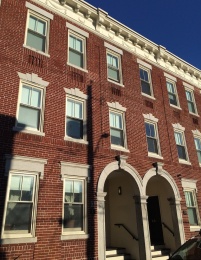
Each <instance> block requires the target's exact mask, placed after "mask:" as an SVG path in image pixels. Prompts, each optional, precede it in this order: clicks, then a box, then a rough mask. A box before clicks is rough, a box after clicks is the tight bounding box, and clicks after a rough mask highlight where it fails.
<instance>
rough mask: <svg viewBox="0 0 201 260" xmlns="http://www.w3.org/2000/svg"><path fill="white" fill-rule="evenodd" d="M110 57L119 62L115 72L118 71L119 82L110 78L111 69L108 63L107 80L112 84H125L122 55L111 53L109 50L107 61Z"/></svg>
mask: <svg viewBox="0 0 201 260" xmlns="http://www.w3.org/2000/svg"><path fill="white" fill-rule="evenodd" d="M108 55H111V56H112V57H114V58H116V59H117V61H118V68H117V69H115V70H116V71H118V74H119V80H115V79H113V78H111V77H109V73H108V69H109V67H110V65H108V63H107V79H108V81H110V82H113V83H116V84H120V85H122V84H123V80H122V67H121V55H120V54H117V53H115V52H113V51H111V50H109V49H107V51H106V60H107V57H108ZM114 68H115V67H114Z"/></svg>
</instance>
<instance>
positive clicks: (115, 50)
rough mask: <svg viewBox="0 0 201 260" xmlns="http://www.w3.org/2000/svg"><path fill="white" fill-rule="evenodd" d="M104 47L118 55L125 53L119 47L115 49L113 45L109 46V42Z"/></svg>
mask: <svg viewBox="0 0 201 260" xmlns="http://www.w3.org/2000/svg"><path fill="white" fill-rule="evenodd" d="M104 46H105V47H106V48H108V49H110V50H112V51H114V52H116V53H119V54H121V55H123V51H122V50H120V49H118V48H117V47H115V46H113V45H111V44H109V43H107V42H104Z"/></svg>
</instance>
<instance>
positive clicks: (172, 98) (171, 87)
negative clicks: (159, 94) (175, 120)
mask: <svg viewBox="0 0 201 260" xmlns="http://www.w3.org/2000/svg"><path fill="white" fill-rule="evenodd" d="M166 85H167V91H168V97H169V102H170V104H171V105H174V106H179V104H178V97H177V90H176V85H175V82H170V81H167V82H166Z"/></svg>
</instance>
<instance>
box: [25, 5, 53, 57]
mask: <svg viewBox="0 0 201 260" xmlns="http://www.w3.org/2000/svg"><path fill="white" fill-rule="evenodd" d="M26 7H28V8H29V10H28V16H27V26H26V34H25V46H26V47H29V48H31V49H33V50H35V51H39V52H41V53H45V54H47V53H48V49H49V30H50V20H51V19H53V15H52V14H50V13H48V12H46V11H45V10H43V9H41V8H39V7H37V6H35V5H33V4H31V3H29V2H26Z"/></svg>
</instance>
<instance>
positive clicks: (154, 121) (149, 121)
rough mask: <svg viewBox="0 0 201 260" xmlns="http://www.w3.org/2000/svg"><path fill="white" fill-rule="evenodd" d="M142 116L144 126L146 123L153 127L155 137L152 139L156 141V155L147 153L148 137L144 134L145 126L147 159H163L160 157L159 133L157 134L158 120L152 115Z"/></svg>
mask: <svg viewBox="0 0 201 260" xmlns="http://www.w3.org/2000/svg"><path fill="white" fill-rule="evenodd" d="M143 116H144V123H145V124H146V123H147V124H151V125H153V126H154V132H155V135H156V137H155V138H153V139H155V140H156V144H157V150H158V153H153V152H150V151H149V149H148V142H147V139H148V136H147V134H146V125H145V135H146V142H147V152H148V156H149V157H154V158H159V159H163V157H162V155H161V147H160V138H159V133H158V118H156V117H155V116H153V115H152V114H143Z"/></svg>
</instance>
